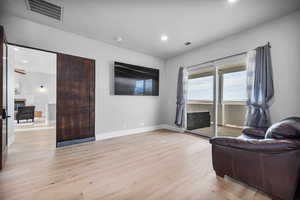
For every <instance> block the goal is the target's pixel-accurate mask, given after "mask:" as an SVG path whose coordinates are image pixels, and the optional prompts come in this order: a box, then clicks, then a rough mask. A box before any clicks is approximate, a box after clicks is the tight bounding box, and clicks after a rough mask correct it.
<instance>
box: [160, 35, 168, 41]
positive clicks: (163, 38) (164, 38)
mask: <svg viewBox="0 0 300 200" xmlns="http://www.w3.org/2000/svg"><path fill="white" fill-rule="evenodd" d="M160 39H161V41H163V42H165V41H167V40H168V36H167V35H162V36H161V37H160Z"/></svg>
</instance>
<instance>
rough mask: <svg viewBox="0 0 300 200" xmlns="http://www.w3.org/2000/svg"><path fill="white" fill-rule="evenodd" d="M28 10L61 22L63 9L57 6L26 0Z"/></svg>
mask: <svg viewBox="0 0 300 200" xmlns="http://www.w3.org/2000/svg"><path fill="white" fill-rule="evenodd" d="M26 1H27V5H28V9H29V10H31V11H32V12H36V13H39V14H42V15H45V16H47V17H51V18H53V19H56V20H59V21H61V20H62V10H63V8H62V7H61V6H59V5H56V4H53V3H50V2H48V1H44V0H26Z"/></svg>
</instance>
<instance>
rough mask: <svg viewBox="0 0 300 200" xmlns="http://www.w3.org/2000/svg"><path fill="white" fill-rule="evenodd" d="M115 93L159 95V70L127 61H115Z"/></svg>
mask: <svg viewBox="0 0 300 200" xmlns="http://www.w3.org/2000/svg"><path fill="white" fill-rule="evenodd" d="M114 88H115V95H138V96H158V95H159V70H158V69H153V68H147V67H141V66H136V65H130V64H126V63H120V62H115V63H114Z"/></svg>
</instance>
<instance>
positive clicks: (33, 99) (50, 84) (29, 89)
mask: <svg viewBox="0 0 300 200" xmlns="http://www.w3.org/2000/svg"><path fill="white" fill-rule="evenodd" d="M53 67H56V66H53ZM15 85H19V86H20V88H19V92H20V93H19V94H15V98H16V99H26V105H27V106H35V110H36V111H42V114H43V117H45V112H46V106H47V105H48V104H55V103H56V75H55V74H46V73H40V72H27V74H26V75H23V74H19V73H15ZM41 85H43V86H44V89H45V91H42V92H41V91H40V86H41Z"/></svg>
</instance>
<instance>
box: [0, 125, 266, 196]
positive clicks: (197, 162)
mask: <svg viewBox="0 0 300 200" xmlns="http://www.w3.org/2000/svg"><path fill="white" fill-rule="evenodd" d="M0 199H1V200H6V199H9V200H19V199H26V200H27V199H30V200H32V199H38V200H40V199H42V200H48V199H49V200H52V199H55V200H73V199H78V200H82V199H84V200H86V199H99V200H106V199H109V200H115V199H122V200H123V199H130V200H135V199H136V200H156V199H166V200H168V199H170V200H177V199H178V200H181V199H182V200H186V199H191V200H194V199H195V200H202V199H203V200H209V199H214V200H215V199H216V200H223V199H228V200H238V199H243V200H268V199H269V198H268V197H267V196H265V195H263V194H261V193H259V192H257V191H256V190H254V189H252V188H249V187H247V186H245V185H243V184H240V183H237V182H236V181H234V180H231V179H228V178H225V179H222V178H217V177H216V175H215V173H214V171H213V169H212V161H211V146H210V144H209V142H208V140H207V139H203V138H200V137H197V136H194V135H189V134H182V133H176V132H172V131H167V130H160V131H153V132H148V133H142V134H136V135H131V136H124V137H119V138H114V139H109V140H104V141H96V142H91V143H86V144H78V145H74V146H69V147H63V148H59V149H56V148H55V131H54V130H43V131H30V132H18V133H17V136H16V142H15V143H14V144H13V145H12V146H11V147H10V148H9V155H8V160H7V166H6V168H5V169H4V170H3V171H2V172H1V173H0Z"/></svg>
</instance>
